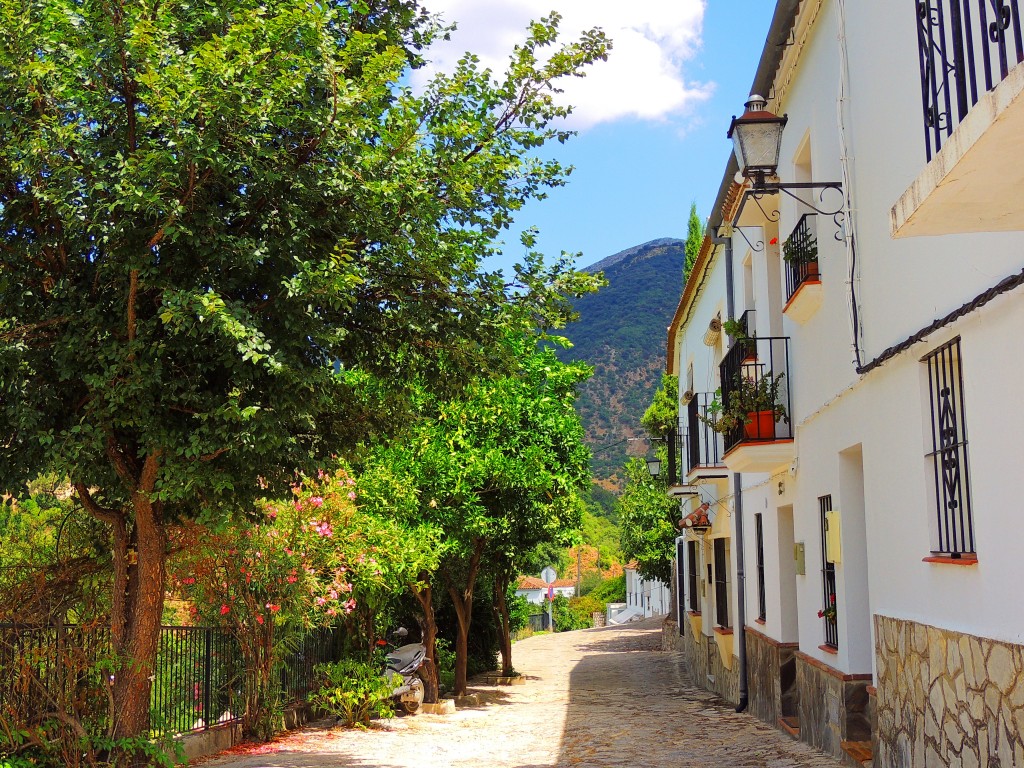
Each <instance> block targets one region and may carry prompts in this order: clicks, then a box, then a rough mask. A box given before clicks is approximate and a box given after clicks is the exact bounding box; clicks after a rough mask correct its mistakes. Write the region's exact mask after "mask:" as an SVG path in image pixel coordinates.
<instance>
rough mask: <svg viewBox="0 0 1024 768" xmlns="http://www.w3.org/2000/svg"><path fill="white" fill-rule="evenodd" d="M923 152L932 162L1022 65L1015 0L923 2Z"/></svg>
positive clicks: (920, 30)
mask: <svg viewBox="0 0 1024 768" xmlns="http://www.w3.org/2000/svg"><path fill="white" fill-rule="evenodd" d="M917 18H918V33H917V47H918V56H919V60H920V66H921V100H922V104H923V108H924V132H925V152H926V154H927V156H928V159H929V160H931V159H932V157H933V156H934V155H935V154H936V153H937V152H938V151H939V150H940V149H941V148H942V142H943V140H944V139H945V138H946V137H947V136H949V135H950V134H951V133H952V132H953V130H954V129H955V128H956V126H957V125H958V124H959V123H960V122H962V121H963V119H964V118H965V117H966V116H967V112H968V111H969V110H970V109H971V107H973V106H974V105H975V104H977V103H978V98H979V93H982V94H983V93H984V92H985V91H990V90H992V89H993V88H994V87H995V86H996V85H998V84H999V83H1000V82H1001V81H1002V80H1003V79H1005V78H1006V76H1007V75H1008V74H1009V71H1010V69H1011V68H1012V67H1013V66H1015V65H1016V64H1018V63H1020V62H1021V61H1024V40H1022V38H1021V26H1020V9H1019V7H1018V2H1017V0H1011V2H1008V3H1007V2H1002V1H1001V0H919V2H918V3H917Z"/></svg>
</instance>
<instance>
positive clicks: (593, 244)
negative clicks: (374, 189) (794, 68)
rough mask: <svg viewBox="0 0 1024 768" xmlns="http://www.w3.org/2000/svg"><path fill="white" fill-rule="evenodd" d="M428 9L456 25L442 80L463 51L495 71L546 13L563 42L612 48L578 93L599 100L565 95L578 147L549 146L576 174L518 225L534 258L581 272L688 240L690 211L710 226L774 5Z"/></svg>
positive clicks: (594, 2) (457, 4) (497, 1)
mask: <svg viewBox="0 0 1024 768" xmlns="http://www.w3.org/2000/svg"><path fill="white" fill-rule="evenodd" d="M426 4H427V6H428V8H431V10H435V9H436V10H439V11H440V12H441V13H442V14H444V16H445V17H446V18H447V19H448V20H454V21H456V22H457V23H458V24H459V30H458V32H457V33H456V35H455V36H454V39H453V40H452V43H451V47H452V50H451V51H450V52H446V51H440V52H439V53H438V56H437V62H438V66H439V67H440V68H445V64H446V62H448V61H450V58H449V57H450V56H451V55H453V54H454V53H455V51H456V50H459V51H464V50H467V49H468V50H472V51H474V52H475V53H478V54H481V55H482V57H483V59H484V63H485V64H487V63H491V62H492V61H493V66H494V67H498V66H500V64H501V61H502V59H503V58H504V56H505V54H506V53H507V51H506V50H504V47H505V46H508V45H509V41H510V40H514V39H516V38H517V37H521V36H522V35H521V33H520V32H519V31H518V30H520V29H523V28H524V26H525V25H524V24H523V20H524V19H527V20H528V19H529V18H530V17H535V16H538V15H542V14H543V13H545V11H546V10H547V9H548V8H550V7H551V6H554V7H556V8H557V9H558V10H559V11H560V12H561V13H562V14H563V16H564V17H565V18H564V21H563V29H564V30H565V32H566V33H568V34H571V33H572V31H573V29H574V27H575V28H580V29H582V28H584V27H588V26H602V27H603V28H604V29H605V30H606V32H607V33H608V34H609V36H610V37H612V39H613V44H614V45H615V48H614V49H613V51H612V54H611V57H610V61H609V62H608V63H598V64H596V65H595V70H594V71H593V72H592V73H591V75H589V76H588V77H587V78H586V79H585V80H583V81H575V83H581V84H583V85H586V86H588V87H590V88H592V89H595V90H592V91H591V92H589V93H588V92H587V91H585V90H582V89H581V90H576V91H572V92H568V93H567V98H569V99H570V100H571V101H572V103H574V104H577V105H580V106H579V112H578V115H577V117H576V124H575V125H574V127H576V128H577V130H579V135H578V136H576V137H575V138H574V139H572V140H571V141H570V142H568V143H567V144H565V145H558V144H555V145H552V148H551V154H552V155H554V156H556V157H558V158H559V159H561V160H562V161H563V162H565V163H568V164H572V165H574V166H575V171H574V172H573V174H572V176H571V178H570V182H569V185H568V186H567V187H564V188H561V189H556V190H552V191H551V193H550V196H549V197H548V199H547V200H544V201H540V202H536V203H532V204H530V205H529V206H528V207H527V208H526V209H525V210H523V211H522V212H521V213H520V215H519V218H518V224H519V226H520V228H521V227H525V226H529V225H536V226H537V227H539V228H540V231H541V235H540V239H539V250H541V251H542V252H544V253H546V254H548V255H557V254H558V253H559V252H560V251H563V250H565V251H569V252H577V251H582V252H583V256H582V257H581V258H580V260H579V262H578V263H579V265H580V266H586V265H588V264H592V263H594V262H596V261H598V260H600V259H602V258H604V257H605V256H608V255H610V254H612V253H615V252H617V251H620V250H623V249H625V248H628V247H630V246H633V245H637V244H639V243H643V242H646V241H648V240H652V239H654V238H657V237H684V236H685V234H686V217H687V214H688V212H689V207H690V203H691V201H695V202H696V203H697V210H698V213H699V214H700V216H701V218H707V216H708V215H709V214H710V208H711V205H712V203H713V202H714V198H715V194H716V193H717V191H718V185H719V182H720V181H721V178H722V172H723V170H724V168H725V163H726V161H727V160H728V156H729V153H730V151H731V146H730V142H729V141H728V140H727V139H726V137H725V132H726V130H727V129H728V126H729V120H730V119H731V116H732V115H734V114H738V113H740V112H742V110H743V102H744V101H745V100H746V96H747V91H748V89H749V88H750V84H751V82H752V81H753V79H754V72H755V69H756V67H757V62H758V60H759V58H760V55H761V50H762V48H763V46H764V39H765V35H766V34H767V32H768V26H769V23H770V21H771V16H772V12H773V11H774V7H775V3H774V2H772V0H707V1H706V2H702V0H633V2H631V3H627V4H623V3H621V2H618V0H616V1H615V2H611V1H610V0H546V1H545V0H486V2H485V1H484V0H433V2H430V0H427V2H426ZM624 9H628V10H624ZM538 10H539V13H538ZM627 15H628V18H624V17H627ZM489 57H490V58H489ZM598 67H605V68H606V69H607V71H605V72H600V71H598V70H597V69H596V68H598ZM588 81H589V82H588ZM574 85H575V84H574ZM517 232H518V230H516V231H514V232H511V233H510V234H509V236H508V238H507V243H506V249H505V251H506V252H505V257H504V258H502V259H498V260H496V262H495V263H494V264H493V265H492V266H494V267H509V266H510V265H511V264H513V263H514V262H515V261H517V260H519V259H520V258H521V257H522V246H520V244H519V242H518V234H517Z"/></svg>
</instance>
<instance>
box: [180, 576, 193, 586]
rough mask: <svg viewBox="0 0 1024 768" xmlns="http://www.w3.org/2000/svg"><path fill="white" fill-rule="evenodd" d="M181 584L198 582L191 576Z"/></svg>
mask: <svg viewBox="0 0 1024 768" xmlns="http://www.w3.org/2000/svg"><path fill="white" fill-rule="evenodd" d="M181 583H182V584H195V583H196V580H195V579H193V578H192V577H191V576H189V577H188V578H185V579H182V580H181Z"/></svg>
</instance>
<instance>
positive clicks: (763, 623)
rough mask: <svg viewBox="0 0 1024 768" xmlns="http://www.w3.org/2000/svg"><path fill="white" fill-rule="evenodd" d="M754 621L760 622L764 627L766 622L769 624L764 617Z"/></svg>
mask: <svg viewBox="0 0 1024 768" xmlns="http://www.w3.org/2000/svg"><path fill="white" fill-rule="evenodd" d="M754 623H755V624H760V625H761V626H762V627H763V626H764V625H765V624H767V623H768V622H767V621H765V620H764V619H754Z"/></svg>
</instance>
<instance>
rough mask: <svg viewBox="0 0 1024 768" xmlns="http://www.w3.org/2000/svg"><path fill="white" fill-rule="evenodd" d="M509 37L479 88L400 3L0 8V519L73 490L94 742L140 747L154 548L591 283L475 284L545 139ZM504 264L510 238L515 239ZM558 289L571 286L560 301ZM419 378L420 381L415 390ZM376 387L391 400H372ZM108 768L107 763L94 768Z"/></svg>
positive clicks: (548, 66) (479, 365) (526, 276)
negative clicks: (54, 478) (98, 524)
mask: <svg viewBox="0 0 1024 768" xmlns="http://www.w3.org/2000/svg"><path fill="white" fill-rule="evenodd" d="M557 21H558V19H557V17H556V16H552V17H551V18H550V19H548V20H544V21H541V22H537V23H534V24H533V25H531V28H530V34H531V37H530V39H529V41H528V42H527V43H525V44H524V45H522V46H520V47H519V48H517V50H516V52H515V54H514V56H513V58H512V61H511V63H510V67H509V70H508V72H507V73H506V74H504V75H503V76H502V77H501V78H499V79H498V80H496V81H495V80H494V79H493V78H492V75H491V73H490V72H488V71H481V70H479V69H478V67H477V65H476V61H475V60H474V59H473V58H472V57H467V58H466V59H464V60H463V62H462V63H461V64H460V66H459V67H458V69H457V71H456V72H455V74H453V75H450V76H441V77H438V78H437V79H436V80H435V81H434V82H433V83H432V84H431V85H430V86H429V87H428V88H427V89H426V92H425V93H423V94H422V95H420V96H417V95H415V94H413V93H412V92H411V91H410V90H409V89H408V88H406V87H405V86H404V85H402V83H404V82H405V81H406V80H405V78H406V75H407V73H408V70H409V68H410V67H411V66H416V65H417V63H418V62H419V51H420V50H421V49H422V48H423V46H425V45H428V44H429V43H430V41H431V40H432V39H433V37H434V36H435V35H436V34H438V29H437V27H436V25H434V24H433V22H432V21H431V20H430V19H429V18H428V17H426V16H425V15H424V14H422V13H421V12H420V11H419V9H418V8H417V6H416V4H415V3H414V2H406V1H404V0H371V1H370V2H359V3H355V2H347V1H346V0H340V2H338V3H330V4H319V5H310V4H309V3H306V2H299V0H269V2H266V3H261V4H258V5H257V4H252V3H248V2H244V1H243V0H227V2H226V3H220V4H215V5H211V4H207V3H203V2H200V3H189V4H159V3H138V4H124V3H121V2H119V0H109V2H98V3H84V4H83V3H77V2H74V1H73V0H41V2H38V3H31V4H20V3H3V4H0V28H3V29H4V30H5V33H6V34H5V35H4V36H3V39H2V40H0V71H2V72H4V73H5V76H4V77H3V78H0V104H3V105H4V108H3V111H2V112H0V296H2V297H3V301H2V302H0V305H2V308H0V435H3V437H0V491H4V490H8V491H10V490H15V491H16V492H17V490H18V489H20V488H21V487H22V484H23V483H24V482H25V480H26V479H28V478H29V477H30V476H34V475H35V474H37V473H38V472H40V471H43V472H51V473H54V474H56V475H58V476H66V477H68V478H70V480H71V482H72V483H73V486H74V488H75V489H76V492H77V495H78V498H79V500H80V501H81V503H82V505H83V506H84V507H85V509H86V510H87V511H88V512H89V513H90V514H91V515H93V516H94V517H95V518H97V519H98V520H101V521H102V522H103V523H105V524H106V525H107V526H108V528H109V530H110V533H111V537H112V540H113V544H112V553H113V574H114V576H113V582H114V587H113V591H112V604H111V617H110V620H111V638H112V642H113V646H114V648H115V650H116V652H117V654H118V655H119V656H120V657H121V658H122V659H124V660H125V661H126V662H127V661H130V663H125V664H124V665H123V667H122V669H121V670H120V672H119V674H117V675H116V676H115V681H114V684H113V690H112V695H113V699H114V704H115V708H116V710H117V711H118V712H119V714H120V716H119V718H118V720H117V723H116V727H115V730H114V734H113V736H114V738H115V739H124V738H129V737H132V736H136V735H138V734H142V733H145V732H146V730H147V727H148V704H149V691H150V683H149V678H150V675H151V674H152V669H153V661H154V658H155V654H156V644H157V638H158V633H159V626H160V616H161V610H162V607H163V599H164V582H165V575H166V567H167V564H166V557H167V548H168V538H169V533H170V529H171V528H172V527H173V526H174V525H175V524H176V523H177V521H179V520H185V519H189V518H195V517H199V516H203V517H209V516H212V517H222V516H225V515H228V514H231V513H233V512H235V511H236V510H240V509H248V508H251V504H252V502H253V501H254V500H255V499H256V498H257V497H259V496H262V495H265V494H266V493H267V492H268V490H267V489H268V488H269V492H270V493H275V492H283V491H284V490H286V489H287V487H288V485H289V482H290V479H291V477H292V472H293V470H294V469H296V468H298V469H302V470H304V471H313V470H314V469H315V468H316V467H317V466H321V465H322V464H323V463H324V462H325V461H326V459H327V457H329V456H330V455H331V454H333V453H337V452H346V451H348V450H350V449H351V448H352V447H354V446H355V445H356V444H357V443H358V442H359V441H360V440H362V439H364V438H366V437H368V436H370V435H372V434H374V433H375V432H378V431H381V430H386V429H388V428H390V427H393V425H394V424H395V423H396V422H398V421H400V420H401V418H402V417H403V414H404V408H403V407H402V405H403V403H404V402H405V400H404V399H403V398H402V395H403V393H404V390H405V385H406V383H407V382H408V381H412V380H416V379H417V377H418V378H419V380H420V381H421V382H427V383H428V384H429V386H431V387H433V388H434V389H444V388H457V387H458V386H459V385H460V384H461V382H462V381H464V380H466V379H467V378H468V377H469V375H470V373H475V372H477V371H479V370H481V369H482V370H491V369H495V368H501V367H502V366H507V365H508V363H509V361H507V360H502V359H500V355H501V353H502V352H503V351H504V348H503V347H501V346H500V345H494V344H492V343H491V339H492V338H493V336H494V334H495V333H496V332H498V331H500V330H502V329H504V328H507V327H509V326H512V327H522V326H525V325H530V326H541V327H544V326H556V327H557V325H558V323H560V322H562V321H563V316H564V314H565V313H566V311H567V301H568V297H571V296H572V295H573V291H574V290H575V289H576V288H577V287H579V286H580V285H581V284H583V283H585V282H586V281H587V279H588V278H586V277H585V276H580V275H578V273H575V272H573V271H572V270H571V269H570V268H569V264H568V263H567V262H566V261H565V260H563V261H560V262H557V263H555V264H554V265H553V266H550V267H546V266H544V265H543V264H542V262H541V260H540V258H539V257H538V256H536V255H535V254H529V255H528V256H527V258H526V259H525V260H524V264H523V266H522V267H521V268H520V269H519V270H518V274H517V276H516V279H515V280H514V281H513V282H514V283H515V284H516V285H517V286H519V288H518V289H517V290H513V291H509V285H508V282H507V281H506V280H505V278H504V277H503V276H502V275H500V274H488V273H486V272H484V271H482V270H481V268H480V263H481V261H480V260H481V258H483V257H484V256H486V255H487V254H489V253H492V252H493V251H494V250H495V249H496V248H497V247H498V246H497V245H496V244H495V238H496V237H497V236H498V235H499V234H500V233H501V231H502V230H503V229H504V228H506V227H508V225H509V223H510V221H511V219H512V217H513V216H514V214H515V212H516V211H518V210H519V209H520V208H521V207H522V205H523V204H524V203H525V201H527V200H528V199H530V198H533V197H538V196H541V195H542V194H543V191H544V190H545V189H546V188H548V187H551V186H557V185H560V184H562V183H564V177H565V173H566V169H564V168H563V167H562V166H561V165H560V164H559V163H557V162H555V161H549V160H544V159H539V158H538V157H537V156H536V152H537V150H538V148H539V147H540V146H542V145H543V144H544V143H545V142H546V141H548V140H551V139H557V140H564V139H565V138H567V136H568V134H567V133H566V132H564V131H559V130H556V129H555V128H553V127H552V126H551V121H552V120H555V119H557V118H559V117H561V116H564V115H565V114H566V113H567V110H566V109H564V108H561V107H558V106H556V105H555V104H554V102H553V100H552V97H551V90H552V88H553V83H554V82H555V81H557V79H558V78H559V77H562V76H566V75H574V74H578V73H579V71H580V68H581V67H583V66H585V65H586V64H588V63H590V62H592V61H594V60H596V59H599V58H603V57H604V56H605V54H606V51H607V48H608V44H607V42H606V41H605V39H604V37H603V36H602V35H601V34H600V33H599V32H596V31H594V32H589V33H586V34H585V35H584V36H583V38H582V39H581V40H580V41H579V42H577V43H574V44H570V45H567V46H564V47H562V48H560V49H558V50H556V51H555V52H554V53H553V54H552V55H551V56H550V57H549V58H547V59H546V61H545V62H544V63H540V62H539V58H541V57H540V56H539V55H538V49H540V48H542V47H545V46H550V45H552V44H553V43H554V41H555V39H556V34H557ZM527 245H528V246H529V238H527ZM581 281H582V283H581ZM442 369H443V370H444V371H445V375H444V376H440V375H438V372H439V371H440V370H442ZM396 370H400V371H403V373H404V374H405V376H403V377H395V376H393V374H394V372H395V371H396ZM119 759H120V760H121V761H122V762H124V761H125V760H126V759H127V758H119Z"/></svg>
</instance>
